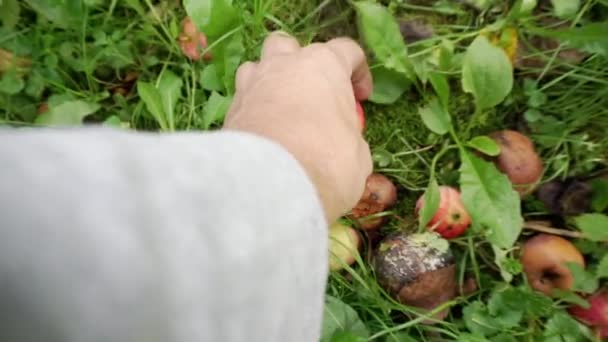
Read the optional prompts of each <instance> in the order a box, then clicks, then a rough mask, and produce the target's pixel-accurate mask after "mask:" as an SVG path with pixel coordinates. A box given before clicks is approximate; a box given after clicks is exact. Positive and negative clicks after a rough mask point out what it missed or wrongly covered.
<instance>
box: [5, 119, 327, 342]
mask: <svg viewBox="0 0 608 342" xmlns="http://www.w3.org/2000/svg"><path fill="white" fill-rule="evenodd" d="M326 276H327V230H326V224H325V221H324V219H323V213H322V208H321V205H320V201H319V199H318V197H317V194H316V192H315V189H314V187H313V185H312V183H311V182H310V180H309V179H308V178H307V176H306V174H305V172H304V171H303V169H302V168H301V167H300V165H299V164H298V163H297V161H296V160H295V159H294V158H293V157H292V156H291V155H290V154H289V153H288V152H286V151H285V150H284V149H283V148H281V147H280V146H278V145H277V144H275V143H273V142H270V141H267V140H265V139H262V138H259V137H255V136H252V135H247V134H243V133H236V132H217V133H206V134H201V133H176V134H166V135H161V134H152V133H149V134H146V133H135V132H123V131H115V130H110V129H102V128H89V129H78V130H50V129H49V130H33V129H20V130H8V129H7V130H0V341H19V342H26V341H45V342H52V341H62V342H64V341H65V342H87V341H98V342H110V341H112V342H117V341H145V342H153V341H175V342H182V341H183V342H189V341H213V342H216V341H218V342H219V341H222V342H231V341H281V342H283V341H296V342H297V341H317V340H318V338H319V334H320V324H321V315H322V307H323V293H324V290H325V282H326Z"/></svg>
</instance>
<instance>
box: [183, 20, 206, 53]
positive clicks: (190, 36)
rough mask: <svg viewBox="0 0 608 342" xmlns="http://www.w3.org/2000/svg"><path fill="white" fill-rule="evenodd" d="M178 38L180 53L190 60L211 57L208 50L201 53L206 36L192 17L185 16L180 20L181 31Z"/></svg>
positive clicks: (204, 47) (204, 46) (204, 45)
mask: <svg viewBox="0 0 608 342" xmlns="http://www.w3.org/2000/svg"><path fill="white" fill-rule="evenodd" d="M178 40H179V45H180V48H181V50H182V53H183V54H184V55H185V56H186V57H188V58H190V59H191V60H193V61H198V60H200V59H201V58H203V59H205V60H210V59H211V53H210V52H206V53H205V54H203V53H202V52H203V51H204V50H205V49H207V36H205V34H204V33H203V32H200V31H199V30H198V29H197V28H196V25H195V24H194V22H193V21H192V18H190V17H186V18H184V20H183V21H182V32H181V34H180V35H179V38H178Z"/></svg>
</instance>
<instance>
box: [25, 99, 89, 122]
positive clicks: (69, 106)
mask: <svg viewBox="0 0 608 342" xmlns="http://www.w3.org/2000/svg"><path fill="white" fill-rule="evenodd" d="M99 108H100V106H99V105H98V104H97V103H91V102H86V101H82V100H74V101H66V102H63V103H61V104H60V105H58V106H55V107H51V108H50V109H49V111H48V112H46V113H44V114H41V115H40V116H38V117H37V118H36V121H35V123H37V124H40V125H48V126H71V125H80V124H82V120H83V119H84V118H85V117H86V116H87V115H90V114H93V113H95V112H96V111H97V110H99Z"/></svg>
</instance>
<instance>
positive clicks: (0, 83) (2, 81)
mask: <svg viewBox="0 0 608 342" xmlns="http://www.w3.org/2000/svg"><path fill="white" fill-rule="evenodd" d="M24 87H25V82H24V81H23V79H22V78H21V77H20V76H19V75H18V74H17V70H16V69H15V68H12V69H10V70H8V71H7V72H5V73H3V74H1V78H0V93H5V94H7V95H15V94H17V93H19V92H20V91H21V90H23V88H24Z"/></svg>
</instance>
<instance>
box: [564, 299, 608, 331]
mask: <svg viewBox="0 0 608 342" xmlns="http://www.w3.org/2000/svg"><path fill="white" fill-rule="evenodd" d="M588 301H589V304H590V307H589V308H587V309H585V308H583V307H580V306H573V307H571V308H569V309H568V312H570V314H571V315H572V316H573V317H574V318H576V319H577V320H579V321H581V322H582V323H584V324H586V325H588V326H591V327H595V328H596V331H597V333H598V335H599V336H600V337H602V338H604V337H608V289H602V290H600V291H598V292H596V293H595V294H593V295H592V296H591V297H589V298H588Z"/></svg>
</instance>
